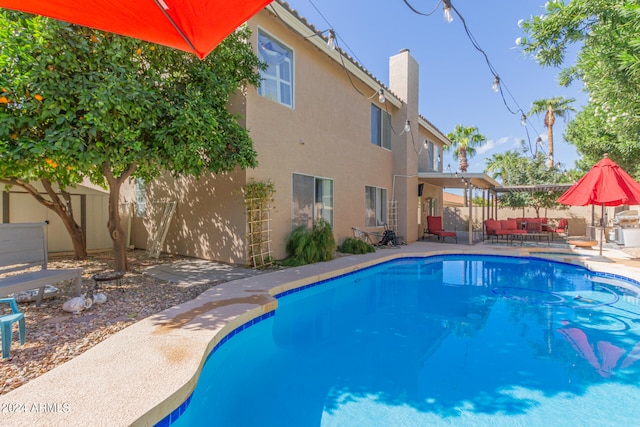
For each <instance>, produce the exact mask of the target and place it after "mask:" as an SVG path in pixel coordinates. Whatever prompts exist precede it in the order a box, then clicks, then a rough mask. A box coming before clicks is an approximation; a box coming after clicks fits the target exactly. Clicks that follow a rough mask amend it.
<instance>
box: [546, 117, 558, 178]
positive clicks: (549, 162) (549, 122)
mask: <svg viewBox="0 0 640 427" xmlns="http://www.w3.org/2000/svg"><path fill="white" fill-rule="evenodd" d="M555 121H556V117H555V115H554V114H553V107H551V106H549V111H547V115H546V117H545V120H544V124H545V125H546V126H547V141H548V145H547V148H548V151H549V153H548V156H549V157H548V158H547V169H549V170H551V168H552V167H553V124H554V123H555Z"/></svg>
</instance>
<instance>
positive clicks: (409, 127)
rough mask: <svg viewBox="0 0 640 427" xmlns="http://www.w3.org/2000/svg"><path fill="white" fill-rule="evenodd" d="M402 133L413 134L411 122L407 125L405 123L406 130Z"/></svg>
mask: <svg viewBox="0 0 640 427" xmlns="http://www.w3.org/2000/svg"><path fill="white" fill-rule="evenodd" d="M402 132H403V133H408V132H411V122H409V120H407V123H405V125H404V129H402Z"/></svg>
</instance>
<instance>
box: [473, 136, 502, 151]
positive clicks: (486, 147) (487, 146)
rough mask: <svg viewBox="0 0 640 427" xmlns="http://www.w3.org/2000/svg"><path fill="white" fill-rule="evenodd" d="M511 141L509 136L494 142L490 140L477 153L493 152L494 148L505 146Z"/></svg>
mask: <svg viewBox="0 0 640 427" xmlns="http://www.w3.org/2000/svg"><path fill="white" fill-rule="evenodd" d="M509 139H511V137H509V136H503V137H502V138H498V139H497V140H495V141H494V140H493V139H488V140H487V142H486V143H485V144H484V145H482V146H481V147H478V148H477V149H476V153H478V154H484V153H486V152H488V151H491V150H493V149H494V148H496V147H498V146H500V145H504V144H506V143H507V142H509Z"/></svg>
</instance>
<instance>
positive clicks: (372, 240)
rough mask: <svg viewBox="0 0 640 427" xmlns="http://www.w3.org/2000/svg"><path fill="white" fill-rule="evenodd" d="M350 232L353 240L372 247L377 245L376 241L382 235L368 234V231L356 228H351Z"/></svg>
mask: <svg viewBox="0 0 640 427" xmlns="http://www.w3.org/2000/svg"><path fill="white" fill-rule="evenodd" d="M351 230H352V231H353V237H354V238H356V239H358V240H362V241H363V242H366V243H369V244H370V245H374V246H375V245H377V244H378V240H380V238H381V237H382V234H380V233H369V232H368V231H364V230H361V229H359V228H357V227H351Z"/></svg>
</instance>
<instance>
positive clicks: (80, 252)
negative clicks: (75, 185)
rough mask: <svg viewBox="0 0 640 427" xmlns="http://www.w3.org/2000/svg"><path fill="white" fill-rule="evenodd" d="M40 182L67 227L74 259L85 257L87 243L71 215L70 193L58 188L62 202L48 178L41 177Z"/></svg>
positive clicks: (80, 228) (54, 209)
mask: <svg viewBox="0 0 640 427" xmlns="http://www.w3.org/2000/svg"><path fill="white" fill-rule="evenodd" d="M41 182H42V185H43V186H44V188H45V190H46V192H47V194H48V195H49V197H50V198H51V200H52V201H53V207H52V209H53V211H54V212H55V213H56V214H58V216H59V217H60V218H61V219H62V223H63V224H64V227H65V228H66V229H67V233H69V236H71V243H72V244H73V257H74V259H87V245H86V241H85V238H84V230H82V227H81V226H80V225H78V223H77V222H76V221H75V219H74V217H73V208H72V206H71V195H70V194H69V193H68V192H67V191H65V190H60V194H61V195H62V198H63V199H64V201H65V202H64V203H63V202H62V200H60V197H58V195H57V194H56V193H55V192H54V190H53V188H52V186H51V183H50V182H49V181H48V180H46V179H42V180H41Z"/></svg>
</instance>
